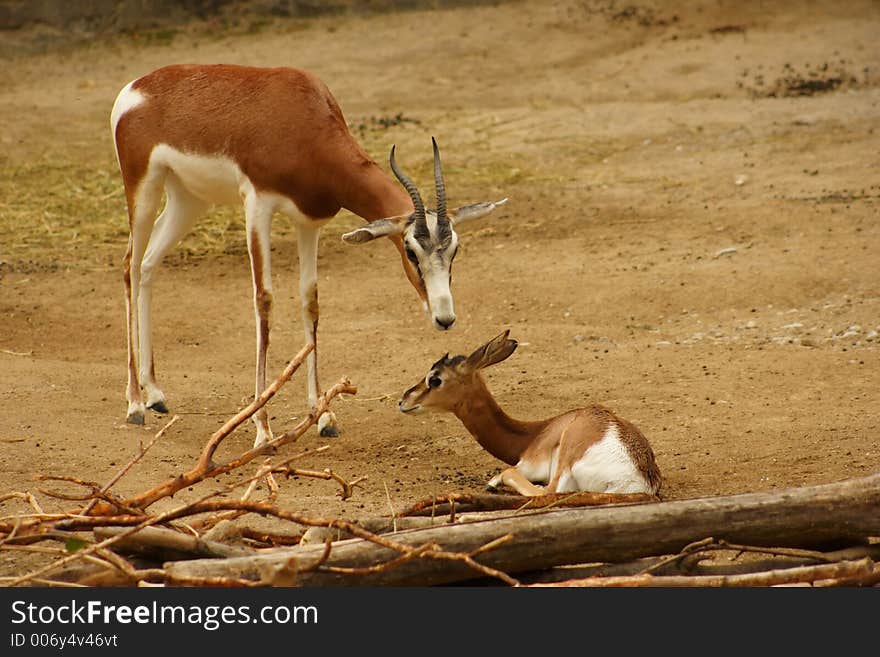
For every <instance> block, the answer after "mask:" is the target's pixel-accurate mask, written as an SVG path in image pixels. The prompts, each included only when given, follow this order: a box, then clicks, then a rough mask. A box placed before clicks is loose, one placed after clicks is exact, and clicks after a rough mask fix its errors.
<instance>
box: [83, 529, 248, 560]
mask: <svg viewBox="0 0 880 657" xmlns="http://www.w3.org/2000/svg"><path fill="white" fill-rule="evenodd" d="M125 531H126V530H125V529H123V528H120V527H95V530H94V534H95V538H97V539H98V540H99V541H103V540H104V539H107V538H110V537H112V536H118V535H119V534H122V533H124V532H125ZM113 550H115V551H117V552H124V553H128V554H137V555H141V556H144V557H151V558H153V559H156V560H159V561H161V560H166V561H174V560H177V559H194V558H198V557H214V558H228V557H241V556H247V555H251V554H254V553H255V550H253V549H251V548H246V547H240V546H236V545H228V544H226V543H220V542H218V541H212V540H210V539H205V538H198V537H196V536H193V535H192V534H182V533H180V532H176V531H174V530H171V529H163V528H161V527H144V528H143V529H140V530H138V531H137V532H135V533H134V534H130V535H127V536H124V537H123V538H121V539H120V540H118V541H117V542H116V543H114V544H113Z"/></svg>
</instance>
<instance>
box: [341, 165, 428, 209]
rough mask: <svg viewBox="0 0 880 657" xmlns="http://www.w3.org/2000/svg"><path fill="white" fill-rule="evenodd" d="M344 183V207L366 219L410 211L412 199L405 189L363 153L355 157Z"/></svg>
mask: <svg viewBox="0 0 880 657" xmlns="http://www.w3.org/2000/svg"><path fill="white" fill-rule="evenodd" d="M354 159H355V160H356V161H355V163H354V164H352V165H351V167H348V173H347V174H346V175H344V176H343V179H342V180H340V181H339V182H340V183H342V198H340V202H341V205H342V207H344V208H346V209H347V210H350V211H351V212H354V213H355V214H356V215H358V216H359V217H363V218H364V219H366V220H367V221H376V220H377V219H384V218H386V217H395V216H399V215H406V214H410V213H411V212H412V211H413V204H412V200H411V199H410V197H409V194H407V192H406V190H404V189H403V187H402V186H401V185H400V184H398V183H397V182H396V181H394V180H392V179H391V178H390V177H389V176H388V174H386V173H385V172H384V171H382V169H381V168H380V167H379V165H378V164H376V163H375V162H374V161H373V160H372V159H370V158H369V157H367V155H366V154H365V153H364V154H362V157H358V156H355V158H354Z"/></svg>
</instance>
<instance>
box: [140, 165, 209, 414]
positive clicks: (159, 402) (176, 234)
mask: <svg viewBox="0 0 880 657" xmlns="http://www.w3.org/2000/svg"><path fill="white" fill-rule="evenodd" d="M165 193H166V197H167V200H166V202H165V208H164V209H163V210H162V214H160V215H159V218H158V219H157V220H156V223H155V225H154V226H153V234H152V237H150V242H149V246H148V247H147V251H146V255H145V256H144V258H143V261H142V263H141V277H140V291H139V294H138V316H139V318H140V325H139V331H138V340H139V344H140V350H139V356H140V368H139V374H140V381H141V385H142V386H143V391H144V396H145V400H144V401H145V405H146V407H147V408H150V409H152V410H154V411H156V412H158V413H167V412H168V407H167V405H166V403H165V393H163V392H162V389H161V388H160V387H159V385H158V384H157V383H156V370H155V365H154V359H153V338H152V314H151V311H152V301H153V280H154V277H155V273H156V270H157V269H158V267H159V265H160V264H161V262H162V259H163V258H164V257H165V255H166V254H167V253H168V252H169V251H170V250H171V249H172V248H174V246H175V245H177V243H178V242H180V240H181V239H183V238H184V236H185V235H186V234H187V233H188V232H189V231H190V230H191V229H192V227H193V224H194V223H195V221H196V219H198V218H199V217H200V216H201V215H202V214H203V213H204V212H205V210H207V207H208V204H207V203H205V202H204V201H202V200H201V199H199V198H197V197H196V196H193V195H192V194H191V193H190V192H188V191H187V190H186V188H184V187H183V185H182V184H181V183H180V180H179V179H178V178H177V176H175V175H174V174H173V173H169V174H168V176H167V178H166V179H165Z"/></svg>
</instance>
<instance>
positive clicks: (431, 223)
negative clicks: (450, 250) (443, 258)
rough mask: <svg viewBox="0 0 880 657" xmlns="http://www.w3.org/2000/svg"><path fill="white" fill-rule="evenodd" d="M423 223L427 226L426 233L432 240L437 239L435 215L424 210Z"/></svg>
mask: <svg viewBox="0 0 880 657" xmlns="http://www.w3.org/2000/svg"><path fill="white" fill-rule="evenodd" d="M425 224H426V225H427V226H428V235H430V236H431V239H432V240H436V239H437V215H436V214H435V213H433V212H431V211H430V210H428V211H426V212H425Z"/></svg>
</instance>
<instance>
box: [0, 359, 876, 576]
mask: <svg viewBox="0 0 880 657" xmlns="http://www.w3.org/2000/svg"><path fill="white" fill-rule="evenodd" d="M311 349H312V347H311V345H306V346H305V347H303V349H302V350H301V351H300V352H299V354H297V356H296V357H295V358H294V359H293V360H292V361H290V363H289V364H288V365H287V367H286V368H285V369H284V371H283V372H282V373H281V375H280V376H279V377H278V379H277V380H276V381H275V382H274V383H273V384H272V385H271V386H269V388H267V389H266V391H265V392H264V393H263V394H262V395H261V396H260V397H259V398H258V399H256V400H254V402H253V403H251V404H249V405H248V406H247V407H246V408H244V409H242V410H241V411H240V412H239V413H237V414H236V415H235V416H234V417H232V418H231V419H230V420H229V421H228V422H226V424H225V425H224V426H223V427H221V428H220V429H219V430H218V431H217V432H216V433H215V434H214V435H213V436H211V437H210V438H209V439H208V440H207V442H206V444H205V446H204V448H203V449H202V452H201V455H200V457H199V459H198V460H197V462H196V464H195V465H194V466H193V467H192V468H191V469H190V470H189V471H187V472H185V473H183V474H180V475H178V476H177V477H174V478H172V479H170V480H168V481H166V482H164V483H162V484H160V485H158V486H156V487H154V488H151V489H149V490H146V491H143V492H141V493H139V494H137V495H135V496H133V497H130V498H123V497H122V496H119V495H117V494H116V493H114V492H113V486H114V485H115V484H116V483H117V482H118V481H119V480H120V479H121V478H122V477H124V476H125V475H126V474H127V473H128V472H129V471H130V470H131V469H132V468H133V467H134V466H135V465H136V464H137V463H138V461H139V460H140V459H142V458H143V456H144V454H145V453H146V452H147V451H148V450H149V449H150V448H151V447H152V446H153V445H155V444H156V442H157V441H158V440H160V439H161V437H162V435H163V434H164V433H165V432H166V431H167V429H168V427H169V426H171V425H172V424H173V423H174V422H175V421H176V418H174V419H172V420H171V422H169V423H168V424H167V425H166V426H165V427H163V428H162V429H161V430H160V431H159V432H158V433H157V434H156V436H155V437H154V438H153V440H152V441H151V442H150V443H149V444H147V445H146V446H143V445H142V446H141V448H140V449H139V450H138V452H137V454H135V455H134V457H133V458H132V460H131V461H130V462H129V463H128V464H126V465H125V467H123V468H122V469H121V470H120V471H119V472H118V473H117V475H116V476H115V477H113V478H112V479H111V481H109V482H108V483H107V484H105V485H100V484H98V483H95V482H88V481H83V480H80V479H77V478H74V477H68V476H61V477H58V476H56V477H48V476H47V477H42V479H43V480H56V481H57V480H61V481H66V482H70V483H73V484H76V485H78V486H81V487H83V488H84V489H85V490H86V492H85V494H83V495H81V496H77V497H73V496H69V495H61V494H59V493H53V494H51V495H52V496H54V497H57V498H62V499H66V500H70V501H77V502H79V503H80V504H81V505H80V506H78V507H76V508H74V509H72V510H70V511H68V512H66V513H45V512H44V511H43V508H42V506H41V504H40V502H39V500H38V499H37V498H36V497H35V496H34V495H33V494H32V493H30V492H11V493H8V494H6V495H0V502H3V503H8V502H13V501H15V500H22V501H24V502H26V503H27V504H28V505H29V506H30V508H31V509H32V510H31V511H29V512H28V513H19V514H15V515H5V516H4V517H0V549H2V550H4V551H9V550H11V551H15V550H19V551H37V552H44V553H48V554H50V555H52V556H54V557H55V558H54V559H53V560H52V561H51V563H49V564H47V565H45V566H43V567H40V568H37V569H36V570H33V571H31V572H29V573H25V574H22V575H20V576H16V577H8V578H5V579H4V583H5V584H6V585H7V586H22V585H42V586H47V585H48V586H111V585H115V586H136V585H141V586H148V585H170V586H298V585H310V586H352V585H369V586H402V585H420V586H425V585H441V584H449V583H455V582H472V583H498V582H503V583H505V584H507V585H512V586H515V585H534V586H770V585H781V584H786V585H791V584H805V585H809V584H812V585H827V586H832V585H836V586H870V585H877V584H878V583H880V539H878V538H877V537H880V473H877V474H874V475H872V476H868V477H863V478H860V479H852V480H849V481H844V482H839V483H834V484H825V485H821V486H813V487H804V488H797V489H790V490H784V491H776V492H769V493H753V494H745V495H735V496H729V497H715V498H702V499H695V500H680V501H672V502H658V501H657V500H654V499H651V498H648V497H647V496H643V495H609V494H599V493H578V494H574V495H547V496H543V497H539V498H523V497H520V496H515V495H487V494H454V495H448V496H445V497H443V498H437V499H429V500H421V501H418V502H416V503H414V504H413V505H412V506H411V507H410V508H409V509H408V510H407V511H405V512H403V513H402V514H401V515H400V516H397V517H385V518H372V519H365V520H363V521H360V522H351V521H347V520H342V519H339V518H317V517H311V516H306V515H303V514H301V513H296V512H294V511H290V510H288V509H284V508H282V507H280V506H278V505H277V504H276V500H277V493H278V490H279V486H278V483H277V481H276V479H275V477H276V475H284V476H291V475H297V476H306V477H319V478H322V479H327V480H333V481H335V482H337V483H338V484H339V485H340V486H341V492H340V494H341V495H342V497H343V498H348V497H350V496H351V495H353V494H354V487H355V486H356V485H357V484H358V482H359V480H353V481H347V480H346V479H345V478H343V477H342V476H340V475H339V474H337V473H335V472H333V471H332V470H329V469H327V470H324V471H310V470H302V469H297V468H294V467H293V465H292V463H293V462H294V461H295V460H296V459H298V458H300V457H301V456H303V455H304V454H305V453H306V452H302V453H299V454H294V455H292V456H284V457H282V456H280V455H279V449H280V448H281V447H284V446H286V445H289V444H291V443H293V442H295V441H296V440H297V439H298V438H299V437H300V436H302V435H303V434H304V433H305V432H306V431H307V430H308V429H309V428H310V427H311V426H312V425H313V424H314V423H315V422H316V421H317V418H318V417H319V416H320V415H321V413H323V412H324V411H326V410H327V409H328V408H329V405H330V402H331V401H332V400H333V399H334V398H335V397H336V396H337V395H339V394H341V393H346V394H356V392H357V390H356V388H355V387H354V386H352V385H351V383H350V382H349V381H348V380H347V379H344V378H343V379H342V380H340V381H339V382H338V383H337V384H336V385H334V386H333V387H331V388H330V389H329V390H327V391H326V392H325V393H324V394H323V395H322V396H321V398H320V399H319V400H318V403H317V404H316V407H315V408H314V409H312V411H311V412H310V413H309V415H308V416H307V417H306V418H305V419H303V420H302V421H301V422H300V423H299V424H298V425H297V426H295V427H294V428H293V429H291V430H289V431H287V432H285V433H283V434H281V435H279V436H277V437H275V438H274V439H273V440H272V441H270V442H269V443H267V444H265V445H262V446H260V447H256V448H253V449H250V450H248V451H246V452H244V453H242V454H240V455H238V456H236V457H235V458H232V459H231V460H228V461H226V462H223V463H217V462H216V461H215V457H216V453H217V448H218V447H219V446H220V444H221V443H222V442H223V440H224V439H225V438H226V437H227V436H229V435H230V434H231V433H232V431H233V430H234V429H235V428H236V427H238V426H240V425H241V424H242V423H243V422H245V421H246V420H248V419H249V418H250V417H251V416H252V415H253V414H254V413H255V412H256V411H257V410H259V409H260V408H261V407H262V406H263V405H265V404H266V403H267V402H268V401H269V399H271V397H272V396H273V395H274V394H275V393H276V392H277V391H278V390H279V389H280V387H281V386H282V385H284V383H286V382H287V381H288V380H289V379H290V378H291V376H293V374H294V372H296V370H297V369H298V368H299V366H300V365H301V364H302V362H303V361H304V360H305V358H306V357H307V355H308V354H309V352H310V351H311ZM313 451H314V450H313ZM258 459H260V462H259V463H258V464H257V468H256V471H255V472H254V474H253V475H252V476H250V477H249V478H247V479H246V480H245V481H244V482H243V483H242V484H237V485H236V486H238V485H246V486H247V488H246V490H245V491H244V493H243V494H242V495H240V496H238V497H236V498H235V499H231V498H230V497H229V494H230V493H231V492H233V489H234V488H235V487H226V488H224V489H221V490H215V491H213V492H211V493H208V494H206V495H204V496H202V497H201V498H200V499H198V500H196V501H195V502H190V503H186V504H181V505H179V506H177V507H174V508H171V509H169V510H166V511H163V512H155V511H152V510H151V508H150V507H152V506H153V505H154V504H155V503H156V502H158V501H159V500H166V501H167V500H168V499H170V498H171V496H172V495H174V493H176V492H178V491H180V490H182V489H184V488H192V487H194V486H196V485H199V484H204V483H206V482H207V481H208V480H211V479H213V478H215V477H217V476H218V475H221V474H224V473H228V472H230V471H232V470H236V469H239V468H243V467H244V466H246V465H248V464H250V463H252V462H253V461H256V460H258ZM260 481H265V482H266V483H267V488H268V491H269V493H268V498H267V499H266V500H264V501H255V500H253V499H252V497H253V494H254V491H255V490H256V486H257V483H258V482H260ZM46 494H50V493H46ZM253 514H257V515H260V516H264V517H271V518H274V519H277V520H278V522H279V526H280V527H285V526H287V525H293V526H294V527H295V528H296V529H295V530H292V531H291V530H285V529H279V530H278V531H273V532H267V531H265V530H262V529H260V530H257V529H254V528H253V527H251V526H250V525H248V524H247V521H246V519H247V518H248V517H249V516H252V515H253Z"/></svg>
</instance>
